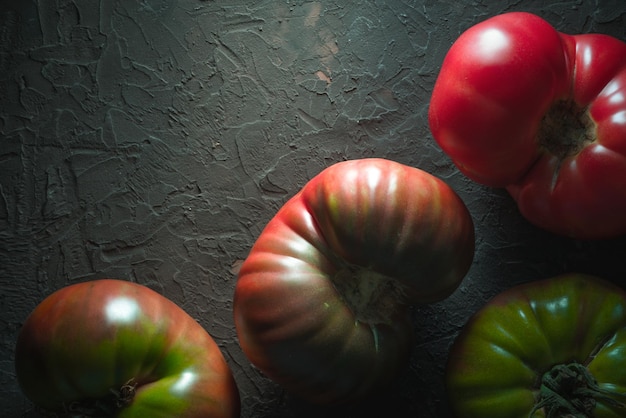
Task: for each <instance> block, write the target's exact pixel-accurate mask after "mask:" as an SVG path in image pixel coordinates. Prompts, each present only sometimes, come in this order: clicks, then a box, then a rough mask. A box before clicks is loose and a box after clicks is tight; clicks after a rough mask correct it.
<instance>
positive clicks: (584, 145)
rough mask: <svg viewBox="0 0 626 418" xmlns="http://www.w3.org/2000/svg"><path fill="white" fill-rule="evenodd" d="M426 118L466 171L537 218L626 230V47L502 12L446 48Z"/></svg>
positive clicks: (593, 235)
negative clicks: (505, 193)
mask: <svg viewBox="0 0 626 418" xmlns="http://www.w3.org/2000/svg"><path fill="white" fill-rule="evenodd" d="M428 120H429V125H430V128H431V131H432V134H433V137H434V138H435V140H436V141H437V143H438V144H439V145H440V146H441V148H442V149H443V151H444V152H445V153H446V154H448V155H449V156H450V158H451V159H452V160H453V161H454V163H455V164H456V165H457V166H458V168H459V169H460V170H461V172H463V173H464V174H465V175H467V176H468V177H469V178H471V179H473V180H475V181H477V182H480V183H482V184H485V185H488V186H493V187H506V188H507V190H508V191H509V193H510V194H511V196H512V197H513V198H514V199H515V201H516V202H517V204H518V207H519V209H520V212H521V213H522V215H523V216H525V217H526V218H527V219H528V220H529V221H530V222H532V223H533V224H535V225H537V226H539V227H541V228H544V229H546V230H549V231H552V232H554V233H557V234H561V235H564V236H569V237H574V238H580V239H600V238H609V237H614V236H618V235H622V234H625V233H626V193H625V192H624V190H625V189H626V43H624V42H622V41H620V40H618V39H615V38H613V37H611V36H608V35H602V34H583V35H566V34H564V33H560V32H558V31H557V30H556V29H554V28H553V27H552V26H551V25H550V24H549V23H548V22H546V21H545V20H543V19H541V18H539V17H538V16H535V15H533V14H530V13H523V12H513V13H505V14H502V15H498V16H495V17H492V18H490V19H487V20H485V21H483V22H481V23H478V24H477V25H475V26H473V27H471V28H469V29H468V30H467V31H466V32H464V33H463V34H461V36H460V37H459V38H458V39H457V40H456V42H455V43H454V44H453V45H452V47H451V48H450V50H449V51H448V53H447V55H446V57H445V59H444V62H443V65H442V67H441V71H440V73H439V76H438V78H437V80H436V82H435V86H434V89H433V93H432V97H431V102H430V107H429V111H428Z"/></svg>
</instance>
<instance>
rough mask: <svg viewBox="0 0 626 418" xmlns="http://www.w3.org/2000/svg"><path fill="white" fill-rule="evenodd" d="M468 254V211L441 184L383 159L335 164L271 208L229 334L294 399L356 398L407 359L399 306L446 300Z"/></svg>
mask: <svg viewBox="0 0 626 418" xmlns="http://www.w3.org/2000/svg"><path fill="white" fill-rule="evenodd" d="M473 254H474V228H473V223H472V220H471V218H470V215H469V212H468V211H467V208H466V207H465V205H464V204H463V202H462V201H461V199H460V198H459V197H458V195H457V194H456V193H455V192H454V191H453V190H452V189H451V188H450V187H449V186H448V185H447V184H446V183H444V182H443V181H442V180H440V179H437V178H435V177H434V176H432V175H430V174H428V173H426V172H424V171H422V170H419V169H417V168H413V167H408V166H406V165H403V164H399V163H396V162H393V161H389V160H384V159H362V160H353V161H345V162H341V163H337V164H335V165H333V166H331V167H329V168H327V169H325V170H323V171H322V172H321V173H320V174H318V175H317V176H316V177H314V178H313V179H312V180H311V181H309V182H308V183H307V184H306V185H305V186H304V188H303V189H302V190H301V191H300V192H299V193H298V194H296V195H295V196H294V197H292V198H291V199H290V200H289V201H288V202H287V203H286V204H285V205H284V206H283V207H282V208H281V209H280V210H279V211H278V213H277V214H276V215H275V216H274V218H273V219H272V220H271V221H270V222H269V223H268V225H267V226H266V227H265V229H264V230H263V232H262V233H261V235H260V236H259V237H258V239H257V241H256V243H255V244H254V246H253V248H252V249H251V251H250V253H249V255H248V257H247V259H246V260H245V262H244V263H243V265H242V267H241V270H240V272H239V278H238V281H237V285H236V290H235V299H234V315H235V324H236V326H237V333H238V336H239V341H240V343H241V346H242V348H243V351H244V353H245V354H246V355H247V356H248V358H249V359H250V360H251V362H252V363H253V364H255V365H256V366H257V367H258V368H259V369H260V370H261V371H263V372H264V373H265V374H266V375H267V376H269V377H270V378H272V379H274V380H275V381H276V382H278V383H280V384H282V385H283V386H284V387H285V388H286V389H287V390H289V391H291V392H293V393H295V394H297V395H298V396H300V397H302V398H305V399H308V400H310V401H314V402H320V403H327V402H328V403H330V402H341V401H349V400H354V399H357V398H360V397H363V396H366V395H367V394H371V393H372V392H373V391H375V390H376V389H379V388H381V387H383V386H384V385H385V384H386V383H388V382H389V381H390V379H392V378H393V377H394V376H395V375H396V373H397V372H398V371H399V369H400V368H401V367H403V366H405V365H406V362H407V357H408V355H409V351H410V344H411V334H412V327H411V323H410V320H409V316H408V307H409V306H410V305H411V304H414V303H428V302H433V301H437V300H441V299H443V298H445V297H447V296H448V295H449V294H450V293H451V292H452V291H454V290H455V289H456V288H457V286H458V285H459V283H460V281H461V280H462V278H463V276H464V275H465V274H466V272H467V270H468V268H469V266H470V264H471V262H472V259H473Z"/></svg>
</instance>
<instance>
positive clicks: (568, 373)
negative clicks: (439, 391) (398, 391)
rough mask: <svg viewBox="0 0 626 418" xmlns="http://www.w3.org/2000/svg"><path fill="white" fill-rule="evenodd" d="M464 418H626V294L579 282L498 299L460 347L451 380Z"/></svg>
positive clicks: (541, 284)
mask: <svg viewBox="0 0 626 418" xmlns="http://www.w3.org/2000/svg"><path fill="white" fill-rule="evenodd" d="M446 381H447V382H446V383H447V390H448V395H449V399H450V403H451V405H452V408H453V410H454V412H455V413H456V415H457V416H458V417H462V418H471V417H480V418H490V417H494V418H495V417H498V418H507V417H509V418H529V417H531V418H534V417H554V418H556V417H566V416H567V417H569V416H571V417H581V418H584V417H595V418H618V417H624V416H626V405H625V403H626V396H625V394H626V292H624V291H623V290H622V289H620V288H618V287H617V286H615V285H613V284H611V283H608V282H606V281H604V280H601V279H598V278H595V277H591V276H585V275H581V274H569V275H563V276H559V277H555V278H551V279H547V280H541V281H536V282H531V283H527V284H524V285H520V286H517V287H514V288H512V289H509V290H507V291H505V292H503V293H501V294H500V295H498V296H496V297H495V298H493V299H492V300H491V301H490V302H488V303H487V305H485V306H484V307H483V308H482V309H481V310H479V311H478V312H477V313H476V314H475V315H474V316H473V317H472V318H471V319H470V320H469V322H468V323H467V325H466V326H465V328H464V329H463V330H462V332H461V333H460V335H459V336H458V338H457V339H456V341H455V342H454V344H453V346H452V349H451V352H450V356H449V360H448V366H447V372H446Z"/></svg>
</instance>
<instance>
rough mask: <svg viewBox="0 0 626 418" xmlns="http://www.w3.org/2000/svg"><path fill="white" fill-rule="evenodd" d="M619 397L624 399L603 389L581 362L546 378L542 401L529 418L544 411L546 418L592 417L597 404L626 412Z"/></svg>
mask: <svg viewBox="0 0 626 418" xmlns="http://www.w3.org/2000/svg"><path fill="white" fill-rule="evenodd" d="M615 397H624V395H623V394H617V393H613V392H611V391H607V390H603V389H602V388H600V386H599V385H598V382H597V381H596V380H595V378H594V377H593V376H592V375H591V373H590V372H589V370H588V369H587V368H586V367H585V366H584V365H582V364H580V363H577V362H573V363H569V364H558V365H556V366H554V367H553V368H552V369H550V370H549V371H548V372H546V373H545V374H544V375H543V378H542V380H541V387H540V388H539V398H538V400H537V402H536V404H535V406H534V408H533V409H532V411H531V412H530V415H529V418H532V417H533V416H534V415H535V413H536V412H537V411H538V410H540V409H542V408H543V410H544V414H545V416H546V418H559V417H564V416H571V417H574V418H587V417H592V416H594V415H593V411H594V409H595V407H596V403H597V401H602V402H604V403H607V404H610V405H611V406H613V407H616V408H626V405H625V404H624V403H622V402H619V401H618V400H616V399H615Z"/></svg>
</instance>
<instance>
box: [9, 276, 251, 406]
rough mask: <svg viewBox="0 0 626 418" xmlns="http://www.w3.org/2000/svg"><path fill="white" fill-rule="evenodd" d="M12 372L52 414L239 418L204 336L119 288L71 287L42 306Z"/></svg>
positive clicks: (123, 284) (110, 283)
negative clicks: (14, 370) (15, 373)
mask: <svg viewBox="0 0 626 418" xmlns="http://www.w3.org/2000/svg"><path fill="white" fill-rule="evenodd" d="M15 366H16V372H17V378H18V381H19V384H20V386H21V388H22V390H23V392H24V394H25V395H26V396H27V397H28V398H30V399H31V400H32V401H33V402H34V403H35V404H36V405H37V406H39V407H41V408H43V409H45V410H49V411H53V412H57V413H63V412H65V413H68V414H69V415H71V416H76V415H80V416H108V417H118V418H146V417H150V418H159V417H163V418H165V417H168V418H171V417H181V418H201V417H202V418H207V417H211V418H234V417H238V416H239V393H238V390H237V387H236V385H235V381H234V379H233V377H232V374H231V372H230V369H229V367H228V365H227V363H226V361H225V359H224V357H223V356H222V353H221V352H220V350H219V348H218V346H217V345H216V344H215V342H214V340H213V339H212V338H211V336H209V334H208V333H207V332H206V331H205V330H204V329H203V328H202V327H201V326H200V324H198V323H197V322H196V321H195V320H194V319H193V318H191V316H189V315H188V314H187V313H185V312H184V311H183V310H182V309H181V308H180V307H179V306H178V305H176V304H175V303H174V302H172V301H170V300H169V299H167V298H165V297H164V296H162V295H160V294H158V293H156V292H154V291H153V290H151V289H149V288H147V287H145V286H141V285H139V284H135V283H131V282H127V281H122V280H111V279H103V280H95V281H90V282H84V283H79V284H74V285H71V286H68V287H65V288H62V289H60V290H58V291H56V292H55V293H53V294H52V295H50V296H48V297H47V298H46V299H44V300H43V301H42V302H41V303H40V304H39V305H38V306H37V307H36V308H35V309H34V310H33V312H32V313H31V314H30V316H29V317H28V318H27V319H26V322H25V323H24V325H23V327H22V329H21V330H20V333H19V336H18V340H17V345H16V351H15Z"/></svg>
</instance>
